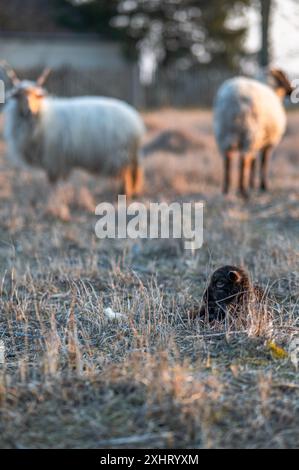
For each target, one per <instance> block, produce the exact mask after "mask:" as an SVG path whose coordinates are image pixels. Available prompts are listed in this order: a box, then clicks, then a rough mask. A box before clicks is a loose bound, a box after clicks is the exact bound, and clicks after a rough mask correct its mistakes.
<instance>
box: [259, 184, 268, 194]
mask: <svg viewBox="0 0 299 470" xmlns="http://www.w3.org/2000/svg"><path fill="white" fill-rule="evenodd" d="M260 189H261V191H262V192H263V193H265V192H267V191H268V185H266V184H265V183H262V184H261V188H260Z"/></svg>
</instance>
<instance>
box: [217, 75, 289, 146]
mask: <svg viewBox="0 0 299 470" xmlns="http://www.w3.org/2000/svg"><path fill="white" fill-rule="evenodd" d="M214 128H215V135H216V139H217V142H218V145H219V148H220V150H221V151H222V152H223V153H224V152H226V151H228V150H230V149H232V150H239V151H241V152H256V151H257V150H260V149H262V148H263V147H265V146H267V145H276V144H278V142H279V141H280V139H281V137H282V135H283V133H284V131H285V128H286V114H285V111H284V108H283V104H282V102H281V99H280V98H279V97H278V96H277V95H276V93H275V92H274V91H273V90H272V89H271V88H270V87H269V86H267V85H265V84H263V83H260V82H258V81H256V80H253V79H250V78H245V77H236V78H233V79H230V80H227V81H225V82H224V83H223V84H222V86H221V87H220V88H219V90H218V93H217V96H216V100H215V105H214Z"/></svg>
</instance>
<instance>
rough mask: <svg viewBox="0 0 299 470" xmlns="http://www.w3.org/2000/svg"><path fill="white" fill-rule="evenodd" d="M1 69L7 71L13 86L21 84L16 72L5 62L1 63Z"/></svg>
mask: <svg viewBox="0 0 299 470" xmlns="http://www.w3.org/2000/svg"><path fill="white" fill-rule="evenodd" d="M0 67H2V68H3V69H4V70H5V72H6V75H7V76H8V78H10V80H11V81H12V83H13V85H18V84H19V83H20V81H21V80H20V79H19V78H18V76H17V74H16V72H15V71H14V70H13V68H12V67H11V66H10V65H9V64H8V63H7V62H6V61H5V60H1V61H0Z"/></svg>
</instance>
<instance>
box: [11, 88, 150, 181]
mask: <svg viewBox="0 0 299 470" xmlns="http://www.w3.org/2000/svg"><path fill="white" fill-rule="evenodd" d="M17 106H18V105H17V102H16V100H15V99H11V100H10V101H9V102H8V104H7V105H6V109H5V121H6V132H5V135H6V140H7V142H8V149H9V153H10V154H14V155H11V156H12V157H13V156H18V157H19V158H20V157H21V158H22V159H23V160H25V161H26V162H27V163H29V164H32V165H35V166H40V167H42V168H44V169H45V170H46V171H47V173H48V174H49V176H52V177H53V178H56V177H64V176H67V175H68V173H69V172H70V170H71V169H72V168H74V167H81V168H85V169H86V170H89V171H91V172H95V173H98V172H100V173H102V174H104V175H105V174H106V175H115V174H116V173H117V172H118V171H120V170H121V169H122V168H123V167H125V166H126V165H128V163H129V162H130V158H131V157H132V156H135V155H136V152H137V149H138V147H139V144H140V140H141V138H142V135H143V133H144V125H143V122H142V120H141V117H140V116H139V114H138V112H137V111H135V110H134V109H133V108H132V107H131V106H129V105H128V104H126V103H124V102H122V101H119V100H117V99H112V98H104V97H79V98H53V97H45V98H43V101H42V104H41V109H40V112H39V114H38V116H37V117H36V118H34V119H33V120H31V121H30V120H28V119H27V120H26V117H23V118H20V117H19V115H18V109H17Z"/></svg>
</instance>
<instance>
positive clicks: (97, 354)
mask: <svg viewBox="0 0 299 470" xmlns="http://www.w3.org/2000/svg"><path fill="white" fill-rule="evenodd" d="M145 121H146V123H147V126H148V135H147V136H146V140H147V141H150V140H151V139H152V138H154V137H155V136H157V135H158V134H159V133H160V132H161V131H162V130H178V131H179V132H180V133H181V134H180V138H179V139H177V140H175V141H174V142H173V141H171V142H170V143H167V142H166V144H165V145H164V147H165V148H164V150H163V149H160V150H159V149H158V150H157V151H156V153H155V154H151V155H148V156H147V157H146V158H145V169H146V188H145V193H144V196H143V197H142V198H141V200H142V201H144V202H148V201H166V202H170V201H175V200H178V201H182V200H184V201H189V200H190V201H193V200H198V201H200V200H203V201H205V216H204V217H205V218H204V245H203V247H202V249H200V250H199V251H198V252H197V253H190V252H189V251H186V250H184V249H182V244H181V243H180V242H179V241H175V240H119V241H107V240H105V241H100V240H98V239H96V237H95V234H94V226H95V223H96V221H97V217H96V216H95V215H94V214H93V213H92V211H91V209H93V205H94V204H93V201H92V198H93V199H94V202H95V203H96V204H98V203H99V202H101V201H104V200H106V201H107V200H108V201H113V200H114V199H113V190H114V189H115V185H114V184H113V182H112V183H111V182H107V181H105V180H102V179H99V178H93V177H91V176H89V175H87V174H85V173H79V172H78V173H75V174H74V175H73V176H72V178H71V180H70V181H69V183H68V184H67V186H66V187H64V189H63V190H61V191H60V193H59V196H58V197H59V198H60V203H61V205H62V207H70V213H71V216H70V217H69V218H67V217H63V215H64V214H65V213H64V212H63V213H62V214H60V216H61V218H59V217H57V216H55V211H52V213H51V211H49V210H47V200H48V198H49V194H50V188H49V186H48V184H47V182H46V178H45V176H44V175H43V173H41V172H39V171H35V170H34V171H28V170H27V169H24V170H22V171H20V170H16V169H12V168H11V167H10V166H9V164H8V163H7V162H6V161H5V159H4V158H3V155H2V158H1V163H0V165H1V168H0V261H1V263H0V269H1V277H0V294H1V295H0V306H1V309H0V339H1V340H3V341H4V343H5V347H6V361H5V364H3V365H0V447H2V448H3V447H4V448H35V447H37V448H54V447H59V448H101V447H110V448H112V447H125V448H126V447H136V446H137V447H144V448H148V447H156V448H157V447H161V448H166V447H181V448H188V447H189V448H191V447H196V448H215V447H224V448H228V447H232V448H238V447H246V448H261V447H280V448H286V447H292V448H294V447H299V377H298V371H296V369H295V366H294V364H293V363H292V362H291V360H290V357H284V356H286V355H285V354H282V353H281V351H280V350H278V351H276V350H275V347H274V345H278V346H280V347H282V348H283V349H284V350H285V351H288V348H289V345H290V342H291V341H292V340H294V339H296V338H298V341H299V307H298V299H299V270H298V261H299V247H298V237H299V191H298V189H299V131H298V129H299V113H298V112H291V113H289V125H288V131H287V134H286V136H285V138H284V140H283V142H282V144H281V145H280V147H279V148H278V149H277V151H276V154H275V156H274V158H273V160H272V169H271V179H270V183H271V191H270V193H269V194H267V195H261V194H259V193H258V192H256V193H254V194H253V196H252V198H251V200H250V201H249V202H243V201H242V200H240V199H239V198H238V197H237V196H235V195H231V196H229V197H228V198H226V199H224V198H223V197H222V195H221V193H220V186H221V175H222V167H221V163H222V162H221V158H220V157H219V155H218V152H217V150H216V146H215V143H214V139H213V133H212V122H211V113H210V112H209V111H176V110H161V111H156V112H152V113H147V114H145ZM169 150H171V151H169ZM3 151H4V145H3V144H1V148H0V152H1V154H3ZM56 215H57V214H56ZM58 215H59V214H58ZM64 218H65V220H63V219H64ZM235 263H236V264H242V265H244V266H245V267H246V268H247V269H248V270H249V271H250V273H251V276H252V278H253V279H254V280H255V281H258V282H259V283H260V284H261V285H262V286H264V287H268V289H269V290H270V291H271V295H272V296H273V298H274V299H275V301H274V300H273V302H272V303H271V304H270V305H269V308H268V314H267V315H266V316H265V317H263V318H262V319H261V318H260V316H259V315H258V312H252V315H251V316H250V318H248V319H247V320H246V321H245V323H244V322H243V323H241V322H240V323H238V322H233V321H230V322H228V323H227V324H226V325H216V326H215V325H214V326H213V327H211V326H208V325H203V324H201V323H200V322H194V323H192V322H190V321H189V320H188V310H189V309H190V308H193V307H194V306H197V305H198V304H199V302H200V298H201V295H202V293H203V290H204V287H205V283H206V281H207V279H208V276H209V274H210V273H211V271H212V270H213V269H214V268H216V267H219V266H221V265H222V264H235ZM109 306H110V307H112V308H113V309H114V310H116V311H120V312H122V313H125V314H126V315H127V316H128V321H125V322H124V323H122V324H117V323H113V322H112V323H107V321H106V320H105V318H104V314H103V309H104V307H109ZM271 345H272V347H271Z"/></svg>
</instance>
